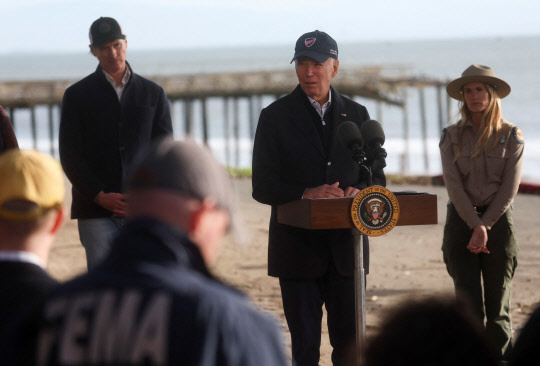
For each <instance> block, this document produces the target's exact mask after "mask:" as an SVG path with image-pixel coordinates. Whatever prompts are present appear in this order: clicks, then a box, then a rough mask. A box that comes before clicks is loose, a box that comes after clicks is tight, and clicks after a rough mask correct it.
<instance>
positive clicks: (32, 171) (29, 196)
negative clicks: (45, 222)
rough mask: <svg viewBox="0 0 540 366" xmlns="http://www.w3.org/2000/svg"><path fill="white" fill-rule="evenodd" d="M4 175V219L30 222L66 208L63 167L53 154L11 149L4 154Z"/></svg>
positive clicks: (0, 157)
mask: <svg viewBox="0 0 540 366" xmlns="http://www.w3.org/2000/svg"><path fill="white" fill-rule="evenodd" d="M0 176H1V177H2V178H0V218H2V219H6V220H11V221H30V220H33V219H36V218H38V217H40V216H43V215H44V214H45V213H47V212H48V211H49V210H50V209H59V208H61V207H62V204H63V202H64V178H63V175H62V168H61V167H60V164H59V163H58V162H57V161H56V160H55V159H54V158H52V157H51V156H48V155H44V154H41V153H39V152H37V151H33V150H27V151H20V150H18V149H12V150H9V151H7V152H4V153H2V154H0Z"/></svg>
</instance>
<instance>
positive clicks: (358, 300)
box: [353, 149, 373, 366]
mask: <svg viewBox="0 0 540 366" xmlns="http://www.w3.org/2000/svg"><path fill="white" fill-rule="evenodd" d="M353 159H354V161H355V162H356V163H357V164H358V166H359V167H360V178H363V177H365V176H366V174H367V186H368V187H371V186H372V185H373V175H372V172H371V169H370V167H369V166H368V165H366V162H365V154H364V152H363V150H361V149H359V150H356V151H355V152H354V154H353ZM358 188H361V187H360V186H358ZM353 236H354V295H355V299H354V300H355V301H354V305H355V318H356V364H357V366H360V365H361V364H362V354H363V352H362V351H363V348H364V343H365V338H366V275H365V268H364V237H365V235H363V234H362V233H361V232H360V230H358V229H357V228H354V229H353ZM366 239H367V237H366Z"/></svg>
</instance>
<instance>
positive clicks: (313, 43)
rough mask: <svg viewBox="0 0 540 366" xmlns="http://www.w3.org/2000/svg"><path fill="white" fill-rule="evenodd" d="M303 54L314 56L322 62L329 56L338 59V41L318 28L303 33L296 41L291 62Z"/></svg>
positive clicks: (313, 57)
mask: <svg viewBox="0 0 540 366" xmlns="http://www.w3.org/2000/svg"><path fill="white" fill-rule="evenodd" d="M302 56H305V57H309V58H312V59H314V60H315V61H317V62H321V63H322V62H325V61H326V60H328V58H329V57H332V58H335V59H336V60H337V59H338V47H337V43H336V41H334V39H333V38H332V37H330V36H329V35H328V34H326V33H324V32H321V31H318V30H316V31H313V32H308V33H305V34H302V35H301V36H300V38H298V40H297V41H296V47H295V48H294V56H293V59H292V60H291V63H292V62H293V61H294V60H296V59H297V58H298V57H302Z"/></svg>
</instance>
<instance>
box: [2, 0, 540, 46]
mask: <svg viewBox="0 0 540 366" xmlns="http://www.w3.org/2000/svg"><path fill="white" fill-rule="evenodd" d="M0 15H1V20H0V35H1V46H0V54H1V53H12V52H44V51H54V52H63V51H68V52H86V51H87V49H88V48H87V47H88V28H89V27H90V24H91V23H92V21H94V20H95V19H97V18H98V17H100V16H111V17H114V18H116V19H117V20H118V21H119V22H120V24H121V25H122V27H123V29H124V32H125V34H127V36H128V40H129V46H130V48H131V49H138V50H141V49H164V48H194V47H195V48H198V47H203V48H209V47H216V46H218V47H234V46H239V45H289V44H291V43H293V42H295V41H296V39H297V38H298V37H299V36H300V35H301V34H302V33H305V32H307V31H310V30H314V29H319V30H324V31H326V32H327V33H329V34H330V35H332V36H333V37H334V38H335V39H336V40H337V41H338V43H340V42H354V41H380V40H392V41H396V40H416V39H438V38H464V37H465V38H471V37H474V38H476V37H512V36H522V35H540V22H539V19H540V1H538V0H452V1H441V0H388V1H385V0H372V1H364V0H310V1H305V0H252V1H248V0H91V1H80V0H1V3H0Z"/></svg>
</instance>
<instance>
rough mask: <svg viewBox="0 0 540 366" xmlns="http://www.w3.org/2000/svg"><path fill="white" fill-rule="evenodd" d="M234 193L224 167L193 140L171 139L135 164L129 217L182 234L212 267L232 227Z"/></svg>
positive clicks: (129, 189)
mask: <svg viewBox="0 0 540 366" xmlns="http://www.w3.org/2000/svg"><path fill="white" fill-rule="evenodd" d="M233 202H234V195H233V190H232V185H231V182H230V179H229V177H228V174H227V172H226V171H225V169H224V168H223V167H222V166H221V165H219V163H218V162H217V161H216V160H215V159H214V157H213V156H212V154H211V153H210V152H209V151H208V150H207V149H205V148H203V147H201V146H199V145H197V143H195V141H193V140H185V141H174V140H173V139H172V138H166V139H163V140H161V141H159V142H158V143H155V144H154V145H152V146H151V148H150V149H149V150H148V151H147V152H146V153H145V154H144V156H143V157H142V158H141V159H140V161H139V163H138V164H137V165H136V167H135V169H134V171H133V174H132V176H131V179H130V181H129V184H128V211H129V216H130V217H151V218H154V219H157V220H160V221H163V222H165V223H167V224H169V225H171V226H173V227H175V228H176V229H177V230H180V231H181V232H183V233H184V234H186V235H187V236H188V238H189V239H190V240H191V241H192V242H193V243H195V244H196V245H197V246H198V247H199V249H200V251H201V253H202V255H203V258H204V259H205V261H206V262H207V263H211V262H212V261H213V260H214V258H215V256H216V254H217V249H218V247H219V242H220V240H221V238H222V237H223V235H224V234H225V232H226V231H227V230H228V229H229V227H235V226H236V223H235V218H234V214H233V211H234V207H233Z"/></svg>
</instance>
